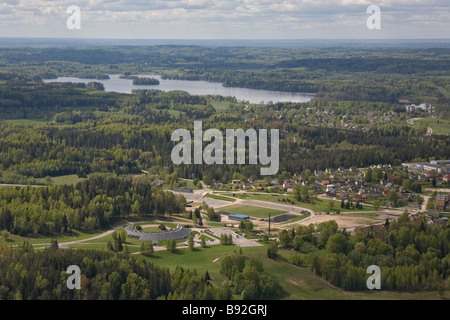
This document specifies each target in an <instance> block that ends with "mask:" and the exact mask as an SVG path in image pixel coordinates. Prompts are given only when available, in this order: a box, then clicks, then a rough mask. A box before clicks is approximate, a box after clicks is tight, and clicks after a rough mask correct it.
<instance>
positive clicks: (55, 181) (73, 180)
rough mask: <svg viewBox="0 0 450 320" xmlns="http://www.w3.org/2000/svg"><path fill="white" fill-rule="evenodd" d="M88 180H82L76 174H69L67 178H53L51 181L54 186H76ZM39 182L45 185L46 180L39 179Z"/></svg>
mask: <svg viewBox="0 0 450 320" xmlns="http://www.w3.org/2000/svg"><path fill="white" fill-rule="evenodd" d="M83 180H86V179H85V178H80V177H78V176H77V175H76V174H69V175H66V176H59V177H51V181H52V183H53V184H54V185H63V184H76V183H78V182H81V181H83ZM37 181H38V182H41V183H45V182H46V181H45V178H41V179H37Z"/></svg>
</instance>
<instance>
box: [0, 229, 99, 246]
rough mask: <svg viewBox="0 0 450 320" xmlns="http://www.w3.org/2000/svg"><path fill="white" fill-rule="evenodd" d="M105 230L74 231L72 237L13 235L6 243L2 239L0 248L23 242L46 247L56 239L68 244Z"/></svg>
mask: <svg viewBox="0 0 450 320" xmlns="http://www.w3.org/2000/svg"><path fill="white" fill-rule="evenodd" d="M105 231H106V230H97V231H93V232H83V231H77V230H75V231H74V235H70V236H61V235H58V236H53V237H47V236H35V237H21V236H18V235H13V234H11V236H10V237H9V238H10V239H9V240H8V241H5V240H4V239H3V238H1V239H0V247H2V246H5V245H6V246H10V245H19V244H22V243H24V242H25V241H26V242H28V243H30V244H31V245H33V246H46V245H49V244H50V241H51V240H52V239H56V240H57V241H58V242H68V241H76V240H77V241H78V240H83V239H87V238H91V237H94V236H97V235H99V234H101V233H103V232H105Z"/></svg>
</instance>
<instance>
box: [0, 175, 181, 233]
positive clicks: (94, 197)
mask: <svg viewBox="0 0 450 320" xmlns="http://www.w3.org/2000/svg"><path fill="white" fill-rule="evenodd" d="M150 182H151V181H148V180H147V181H146V180H145V179H139V180H138V181H132V180H131V179H127V178H119V177H117V176H108V177H105V176H94V177H90V178H89V179H87V180H85V181H82V182H79V183H77V184H76V185H62V186H49V187H43V188H31V187H28V188H7V189H0V229H2V230H7V231H9V232H11V233H13V234H18V235H21V236H36V235H54V234H70V233H71V232H72V231H73V230H74V229H77V230H86V231H92V230H95V229H99V228H105V227H108V226H110V223H111V222H112V221H114V219H117V218H119V217H128V216H133V215H134V216H137V217H141V218H143V217H145V216H149V215H150V216H151V215H164V214H168V215H172V214H180V213H183V212H184V209H185V206H186V199H185V198H184V197H183V196H182V195H174V194H173V193H172V192H169V191H163V190H162V189H161V188H159V187H152V186H150Z"/></svg>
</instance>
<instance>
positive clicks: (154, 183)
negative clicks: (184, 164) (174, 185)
mask: <svg viewBox="0 0 450 320" xmlns="http://www.w3.org/2000/svg"><path fill="white" fill-rule="evenodd" d="M163 184H164V181H163V180H160V179H155V180H153V181H152V182H151V183H150V185H151V186H156V187H161V186H162V185H163Z"/></svg>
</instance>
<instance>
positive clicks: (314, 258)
mask: <svg viewBox="0 0 450 320" xmlns="http://www.w3.org/2000/svg"><path fill="white" fill-rule="evenodd" d="M314 232H320V236H319V237H318V238H316V237H314V236H313V234H314ZM279 240H280V243H281V246H283V247H285V248H293V249H294V250H296V251H299V252H298V253H295V254H293V255H292V256H291V262H292V263H294V264H295V265H298V266H303V267H307V268H309V269H310V270H311V271H313V272H314V273H316V274H317V275H319V276H322V277H323V278H325V279H326V280H328V281H330V282H331V283H333V284H334V285H336V286H338V287H341V288H343V289H345V290H363V289H366V280H367V273H366V269H367V267H368V266H370V265H377V266H379V267H380V269H381V287H382V288H383V290H397V291H421V290H425V291H433V290H444V288H446V286H448V282H449V281H450V277H449V276H450V268H449V264H450V230H449V229H448V227H446V226H436V225H434V226H433V225H431V226H430V225H427V223H426V222H425V219H424V218H422V219H420V220H418V221H411V222H410V221H409V220H408V213H405V214H404V215H403V216H402V217H401V218H399V219H398V221H392V222H391V221H387V222H386V223H385V224H384V225H381V226H376V227H373V228H372V230H368V231H358V232H356V233H355V234H354V235H350V234H349V233H347V232H346V231H345V230H343V231H339V230H338V226H337V224H336V222H335V221H333V220H332V221H329V222H324V223H321V224H319V225H318V226H317V228H316V227H314V226H313V225H310V226H308V227H306V226H300V227H298V228H297V230H292V231H291V232H289V231H286V230H285V231H283V232H282V233H281V234H280V236H279ZM315 247H319V248H324V249H326V254H325V255H318V254H316V253H314V252H312V251H314V248H315Z"/></svg>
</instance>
